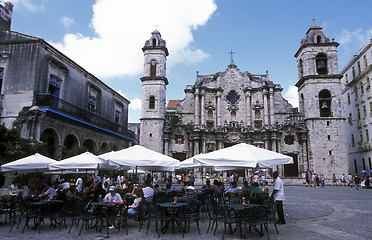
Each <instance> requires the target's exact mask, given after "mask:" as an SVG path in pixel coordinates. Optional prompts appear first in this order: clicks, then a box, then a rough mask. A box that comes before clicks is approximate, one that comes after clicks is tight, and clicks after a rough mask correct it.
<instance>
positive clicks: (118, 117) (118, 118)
mask: <svg viewBox="0 0 372 240" xmlns="http://www.w3.org/2000/svg"><path fill="white" fill-rule="evenodd" d="M122 111H123V104H122V103H121V102H117V101H115V112H114V122H115V123H116V124H120V123H121V118H122V114H121V113H122Z"/></svg>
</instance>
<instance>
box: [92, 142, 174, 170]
mask: <svg viewBox="0 0 372 240" xmlns="http://www.w3.org/2000/svg"><path fill="white" fill-rule="evenodd" d="M99 157H100V158H102V159H105V160H108V161H109V162H110V164H114V165H120V166H130V167H132V168H135V167H137V168H138V169H141V170H154V171H174V170H175V169H176V168H178V167H179V164H180V161H178V160H177V159H174V158H171V157H169V156H166V155H164V154H161V153H158V152H155V151H152V150H150V149H148V148H145V147H142V146H140V145H135V146H132V147H129V148H125V149H122V150H119V151H116V152H110V153H105V154H103V155H100V156H99Z"/></svg>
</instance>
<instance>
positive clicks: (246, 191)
mask: <svg viewBox="0 0 372 240" xmlns="http://www.w3.org/2000/svg"><path fill="white" fill-rule="evenodd" d="M251 189H252V187H249V184H248V182H247V181H244V182H243V187H242V191H241V193H240V196H242V197H245V198H249V194H250V191H251Z"/></svg>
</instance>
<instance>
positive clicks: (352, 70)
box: [351, 67, 355, 79]
mask: <svg viewBox="0 0 372 240" xmlns="http://www.w3.org/2000/svg"><path fill="white" fill-rule="evenodd" d="M351 73H352V75H353V79H354V78H355V67H352V68H351Z"/></svg>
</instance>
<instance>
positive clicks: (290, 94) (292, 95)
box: [283, 85, 298, 107]
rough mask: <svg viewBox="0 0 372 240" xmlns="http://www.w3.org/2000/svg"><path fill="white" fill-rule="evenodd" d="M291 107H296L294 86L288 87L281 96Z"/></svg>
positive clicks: (296, 98) (296, 93) (296, 96)
mask: <svg viewBox="0 0 372 240" xmlns="http://www.w3.org/2000/svg"><path fill="white" fill-rule="evenodd" d="M283 96H284V98H285V99H287V100H288V102H289V103H290V104H292V106H293V107H298V89H297V87H296V86H293V85H291V86H289V88H288V90H287V91H286V92H285V93H284V94H283Z"/></svg>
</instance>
